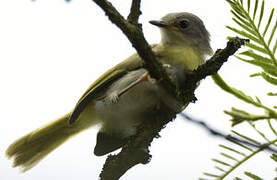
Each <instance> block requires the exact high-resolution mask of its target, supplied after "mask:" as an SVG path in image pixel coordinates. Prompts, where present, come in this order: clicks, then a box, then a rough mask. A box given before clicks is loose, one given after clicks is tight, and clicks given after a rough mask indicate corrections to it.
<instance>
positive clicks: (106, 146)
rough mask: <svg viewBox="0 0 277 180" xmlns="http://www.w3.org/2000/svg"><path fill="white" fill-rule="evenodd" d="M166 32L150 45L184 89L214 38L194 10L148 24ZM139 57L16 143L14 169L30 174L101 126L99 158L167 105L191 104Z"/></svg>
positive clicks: (10, 151)
mask: <svg viewBox="0 0 277 180" xmlns="http://www.w3.org/2000/svg"><path fill="white" fill-rule="evenodd" d="M149 23H151V24H152V25H154V26H157V27H158V28H159V29H160V32H161V41H160V42H159V43H158V44H153V45H151V48H152V51H153V52H154V54H155V56H156V59H157V61H159V62H160V63H162V66H163V68H164V69H165V71H166V72H167V73H168V75H169V76H170V78H171V79H172V80H173V82H174V83H176V84H177V85H179V86H182V85H183V84H182V83H183V82H184V72H185V71H186V70H194V69H196V68H197V67H198V66H200V65H202V64H204V63H205V58H206V56H208V55H212V53H213V50H212V48H211V46H210V34H209V32H208V31H207V29H206V27H205V25H204V23H203V21H202V20H201V19H200V18H199V17H198V16H196V15H194V14H192V13H189V12H176V13H169V14H166V15H165V16H163V17H162V18H161V19H160V20H152V21H149ZM143 65H144V62H143V60H142V59H141V57H140V56H139V55H138V54H137V53H135V54H133V55H131V56H130V57H128V58H127V59H125V60H124V61H122V62H121V63H119V64H117V65H116V66H114V67H112V68H111V69H109V70H108V71H106V72H105V73H104V74H103V75H101V76H100V77H99V78H98V79H97V80H96V81H95V82H93V83H92V84H91V85H90V86H89V88H88V89H87V90H86V91H85V93H84V94H83V95H82V96H81V98H80V99H79V101H78V102H77V103H76V105H75V107H74V108H73V109H72V110H71V111H70V112H68V113H66V114H65V115H64V116H62V117H60V118H58V119H56V120H55V121H53V122H50V123H49V124H46V125H44V126H42V127H41V128H38V129H36V130H34V131H32V132H30V133H28V134H26V135H25V136H23V137H21V138H19V139H18V140H16V141H15V142H13V143H12V144H11V145H10V146H9V147H8V148H7V150H6V156H7V157H8V158H13V167H20V168H21V171H22V172H25V171H27V170H29V169H31V168H32V167H34V166H35V165H36V164H37V163H39V162H40V161H41V160H42V159H43V158H44V157H46V156H47V155H48V154H49V153H50V152H52V151H53V150H55V149H56V148H57V147H59V146H60V145H61V144H63V143H64V142H65V141H66V140H68V139H70V138H71V137H73V136H74V135H76V134H78V133H80V132H82V131H84V130H86V129H89V128H90V127H93V126H95V125H100V127H101V128H100V130H99V132H98V133H97V137H96V145H95V148H94V154H95V155H96V156H103V155H106V154H108V153H110V152H112V151H114V150H116V149H119V148H121V147H122V146H123V145H125V144H126V142H127V140H128V138H130V137H131V136H133V135H135V134H136V133H137V129H138V126H139V125H140V124H141V123H143V121H144V120H147V119H150V118H149V116H151V115H152V114H151V112H152V111H155V112H157V113H159V107H160V106H162V105H164V106H166V107H168V108H169V109H171V110H172V111H174V112H175V113H176V114H177V113H179V112H181V111H183V110H184V109H185V107H186V105H184V104H182V103H180V102H179V101H177V100H176V98H175V97H173V96H172V95H171V94H169V93H168V92H167V90H166V89H165V88H164V87H163V86H162V85H161V84H160V83H159V82H158V81H157V80H155V79H154V78H152V77H151V76H150V74H149V72H148V71H147V70H146V69H145V68H144V66H143Z"/></svg>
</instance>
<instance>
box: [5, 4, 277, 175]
mask: <svg viewBox="0 0 277 180" xmlns="http://www.w3.org/2000/svg"><path fill="white" fill-rule="evenodd" d="M112 3H113V4H114V5H115V6H116V7H117V8H118V10H119V11H120V12H121V13H122V14H124V15H125V16H126V15H128V13H129V7H130V0H128V1H127V0H113V1H112ZM268 7H270V8H272V7H277V1H276V0H266V6H265V8H266V10H267V11H269V10H268V9H267V8H268ZM141 10H142V13H143V14H142V16H141V17H140V22H141V23H142V24H143V30H144V34H145V37H146V39H147V40H148V42H149V43H158V42H159V41H160V33H159V30H158V29H157V28H156V27H154V26H152V25H150V24H149V23H148V21H149V20H157V19H160V18H161V17H162V16H164V15H165V14H167V13H170V12H182V11H186V12H191V13H194V14H196V15H197V16H199V17H200V18H201V19H202V20H203V21H204V22H205V25H206V27H207V29H208V30H209V32H210V34H211V44H212V47H213V49H214V50H216V49H217V48H223V47H225V45H226V42H227V40H226V37H227V36H231V35H234V34H233V33H231V32H230V31H229V30H227V28H225V25H234V23H233V22H232V21H231V13H230V12H229V10H230V7H229V5H228V4H227V3H226V2H225V1H224V0H213V1H203V0H193V1H190V0H184V1H177V0H170V1H167V0H163V1H160V0H152V1H147V0H144V1H142V7H141ZM132 53H135V50H134V49H133V48H132V46H131V45H130V43H129V42H128V40H127V38H126V37H125V36H124V35H123V34H122V33H121V31H120V30H119V29H118V28H117V27H115V26H114V25H113V24H112V23H111V22H110V21H109V20H108V19H107V17H106V16H105V14H104V13H103V11H102V10H101V9H100V8H99V7H98V6H97V5H95V3H94V2H92V1H91V0H82V1H81V0H73V1H71V2H70V3H67V2H65V1H63V0H47V1H43V0H37V1H31V0H23V1H22V0H1V1H0V82H1V85H0V87H1V88H0V99H1V101H0V109H1V110H0V112H1V117H0V121H1V125H0V169H1V170H0V179H1V180H19V179H20V180H35V179H40V180H49V179H52V180H55V179H67V180H73V179H74V180H75V179H83V180H93V179H98V176H99V173H100V171H101V169H102V166H103V164H104V162H105V159H106V157H105V156H104V157H96V156H94V155H93V148H94V145H95V140H96V133H97V129H98V128H97V127H95V128H92V129H89V130H88V131H85V132H83V133H81V134H79V135H78V136H75V137H74V138H72V139H71V140H70V141H68V142H66V143H65V144H64V145H62V146H61V147H59V148H58V149H57V150H55V151H54V152H53V153H51V154H50V155H49V156H47V158H45V159H44V160H42V161H41V162H40V163H39V164H38V165H37V166H36V167H34V168H33V169H31V170H30V171H28V172H26V173H24V174H20V173H19V170H18V169H13V168H12V167H11V165H12V163H11V161H9V160H7V159H6V158H5V154H4V153H5V150H6V148H7V147H8V145H9V144H10V143H12V142H13V141H14V140H15V139H17V138H19V137H21V136H23V135H25V134H26V133H28V132H30V131H32V130H34V129H36V128H38V127H40V126H42V125H44V124H46V123H47V122H50V121H52V120H55V119H56V118H58V117H60V116H62V115H63V114H65V113H66V112H68V111H70V110H71V109H72V108H73V107H74V105H75V103H76V102H77V101H78V99H79V97H80V96H81V95H82V93H83V92H84V91H85V90H86V89H87V88H88V86H89V85H90V84H91V83H92V82H93V81H94V80H95V79H96V78H97V77H99V76H100V75H101V74H102V73H104V72H105V71H106V70H107V69H109V68H111V67H112V66H114V65H116V64H117V63H119V62H120V61H122V60H123V59H125V58H127V57H128V56H129V55H131V54H132ZM257 70H258V69H257V68H255V67H253V66H250V65H249V64H246V63H243V62H240V61H238V60H237V59H235V58H231V59H230V60H229V61H228V62H227V63H226V64H225V65H224V66H223V68H222V69H221V70H220V74H221V75H222V76H223V78H224V79H225V80H226V81H227V82H228V83H230V85H232V86H235V87H237V88H238V89H241V90H243V91H244V92H246V93H247V94H249V95H252V96H255V95H257V96H259V97H261V98H262V99H263V102H264V104H268V105H272V104H271V103H272V99H270V97H268V96H266V94H265V92H269V91H270V90H272V89H273V86H270V85H268V84H267V83H264V81H263V80H260V78H258V80H257V78H255V79H254V78H249V75H250V74H252V73H255V72H257ZM275 88H276V87H275ZM196 96H197V98H198V101H197V102H196V103H195V104H190V105H189V106H188V107H187V108H186V110H185V112H186V113H188V114H190V115H191V116H193V117H196V118H198V119H201V120H203V121H205V122H207V123H208V124H209V125H211V126H212V127H214V128H216V129H219V130H221V131H225V132H226V133H228V132H229V130H230V124H231V123H230V121H229V119H230V117H229V116H227V115H225V114H224V113H223V110H230V109H231V107H232V106H235V107H239V108H242V109H246V110H249V111H250V112H256V113H257V109H256V108H253V109H251V108H252V107H251V106H250V105H247V104H245V103H243V102H242V101H239V100H237V99H235V98H234V97H233V96H231V95H229V94H227V93H225V92H223V91H222V90H221V89H219V87H217V86H216V85H215V84H214V83H213V81H212V80H211V78H206V79H205V80H203V81H202V83H201V85H200V87H199V88H198V89H197V91H196ZM271 98H272V97H271ZM236 129H238V130H239V131H240V132H242V133H243V132H247V133H248V134H249V133H252V132H248V131H253V130H252V129H250V128H249V127H248V126H247V125H240V126H238V127H237V128H236ZM255 135H256V134H255V132H254V131H253V136H255ZM161 136H162V137H161V138H159V139H155V140H154V142H153V143H152V146H151V148H150V150H151V154H152V155H153V158H152V160H151V162H150V163H149V164H147V165H137V166H135V167H134V168H132V169H131V170H129V171H128V172H127V173H126V174H125V175H124V176H123V177H122V178H121V179H122V180H141V179H161V180H168V179H174V180H181V179H182V180H183V179H189V180H190V179H198V178H199V177H201V175H202V173H203V172H204V171H210V170H211V169H213V166H214V162H212V161H211V160H210V159H211V158H214V157H217V156H219V148H218V144H219V143H225V144H228V142H223V141H222V140H220V139H218V138H216V137H213V136H211V135H210V134H209V133H207V132H206V131H205V130H203V129H202V128H200V127H199V126H198V125H195V124H192V123H190V122H187V121H184V120H183V119H182V118H180V117H178V116H177V118H176V120H175V121H173V122H171V123H169V124H168V126H167V127H166V128H165V129H164V130H162V132H161ZM265 157H267V156H264V155H263V154H260V155H257V156H256V157H255V158H253V159H252V160H250V161H249V162H247V163H246V164H245V165H243V166H242V168H239V170H240V171H236V172H234V173H233V174H232V175H231V176H230V177H228V178H227V179H233V177H235V176H236V175H238V174H242V172H243V171H244V170H253V171H255V172H256V173H257V174H258V175H261V176H263V177H267V178H268V179H270V178H272V177H273V175H275V174H273V172H274V168H275V166H273V163H274V162H273V161H267V160H266V159H265ZM271 163H272V164H271ZM242 177H243V176H242ZM246 179H247V178H246Z"/></svg>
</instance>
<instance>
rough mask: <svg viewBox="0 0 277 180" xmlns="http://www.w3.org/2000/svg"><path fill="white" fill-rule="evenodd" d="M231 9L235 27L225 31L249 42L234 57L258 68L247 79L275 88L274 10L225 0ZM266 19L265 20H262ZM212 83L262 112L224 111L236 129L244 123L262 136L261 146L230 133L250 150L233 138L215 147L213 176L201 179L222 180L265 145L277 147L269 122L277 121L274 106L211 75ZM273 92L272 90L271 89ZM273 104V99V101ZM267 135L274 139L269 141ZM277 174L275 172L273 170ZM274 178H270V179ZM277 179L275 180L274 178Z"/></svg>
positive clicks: (276, 41)
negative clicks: (258, 79) (217, 149)
mask: <svg viewBox="0 0 277 180" xmlns="http://www.w3.org/2000/svg"><path fill="white" fill-rule="evenodd" d="M226 1H227V2H228V3H229V4H230V6H231V13H232V15H233V18H232V19H233V21H234V22H235V23H236V24H237V27H231V26H226V27H227V28H228V29H229V30H231V31H233V32H235V33H236V34H238V35H239V36H243V37H245V38H248V39H250V42H249V43H246V47H247V50H245V51H243V52H241V53H240V54H239V55H237V56H235V57H237V59H239V60H241V61H243V62H246V63H249V65H254V66H257V67H259V68H261V71H260V72H257V73H254V74H251V75H250V77H262V78H263V79H264V80H265V82H266V83H270V84H272V85H273V86H276V85H277V58H276V57H275V53H276V49H277V35H276V34H277V33H276V29H277V18H276V16H275V10H274V8H272V9H270V10H269V12H267V9H266V8H265V1H264V0H263V1H259V0H247V2H244V1H243V0H226ZM266 16H267V17H266ZM213 80H214V82H215V83H216V84H217V85H218V86H219V87H220V88H221V89H222V90H224V91H226V92H227V93H229V94H232V95H233V96H234V97H236V98H238V99H240V100H242V101H244V102H246V103H248V104H250V105H252V106H254V107H256V108H259V109H263V110H264V114H252V113H249V112H247V111H246V110H242V109H239V108H234V107H232V108H231V110H229V111H224V112H225V113H226V114H228V115H230V116H231V117H232V119H231V122H232V126H233V127H234V126H237V125H239V124H241V123H247V124H248V125H249V126H250V128H252V129H253V130H254V131H256V133H257V134H258V135H259V136H260V137H262V138H263V139H264V141H265V143H261V142H260V141H258V140H256V139H254V138H253V137H252V136H251V137H249V136H247V135H245V133H247V131H245V133H244V134H242V133H239V132H237V131H234V130H232V134H234V135H235V136H237V137H239V138H241V139H244V140H245V141H247V142H249V143H251V144H253V145H255V146H256V147H255V148H254V147H252V146H251V147H250V146H249V145H246V144H242V143H240V142H237V141H236V140H233V139H228V140H230V141H231V142H232V143H233V145H231V146H226V145H222V144H221V145H219V147H220V148H221V149H222V151H221V153H220V157H221V158H222V159H221V158H217V159H212V161H213V162H214V163H215V164H216V165H215V169H216V170H217V173H210V172H209V173H204V176H207V177H210V178H215V179H220V180H221V179H225V178H226V177H227V176H229V175H230V174H231V173H232V172H233V171H234V170H235V169H237V168H238V167H240V165H242V164H243V163H245V162H246V161H247V160H249V159H251V158H252V157H253V156H255V155H256V154H258V153H259V152H263V151H264V150H266V149H267V148H268V147H269V146H276V147H277V144H276V143H277V130H275V128H274V126H273V123H276V122H277V111H276V108H277V105H275V106H273V107H270V106H267V105H265V104H264V103H263V102H262V100H261V99H260V98H258V97H252V96H249V95H247V93H245V92H243V91H241V90H239V89H237V88H235V87H232V86H230V85H228V84H227V83H226V82H225V81H224V80H223V79H222V77H221V76H220V75H218V74H217V75H214V76H213ZM275 90H276V89H275ZM267 95H268V96H271V97H272V98H276V96H277V93H276V92H269V93H267ZM275 102H276V100H275ZM257 121H259V122H261V123H264V124H265V125H266V126H267V127H268V128H269V129H270V132H266V133H265V132H263V131H261V130H259V129H258V128H257V127H256V123H257ZM269 133H270V134H271V135H272V134H273V136H274V138H269ZM270 158H271V159H272V160H273V161H275V162H276V163H277V155H276V154H272V155H271V156H270ZM276 171H277V169H276ZM244 176H246V177H247V178H248V179H253V180H262V179H263V178H262V177H260V176H258V175H256V174H255V173H253V172H248V171H246V172H244ZM273 178H274V177H273ZM241 179H244V178H241V177H236V178H235V180H241ZM275 179H277V177H275Z"/></svg>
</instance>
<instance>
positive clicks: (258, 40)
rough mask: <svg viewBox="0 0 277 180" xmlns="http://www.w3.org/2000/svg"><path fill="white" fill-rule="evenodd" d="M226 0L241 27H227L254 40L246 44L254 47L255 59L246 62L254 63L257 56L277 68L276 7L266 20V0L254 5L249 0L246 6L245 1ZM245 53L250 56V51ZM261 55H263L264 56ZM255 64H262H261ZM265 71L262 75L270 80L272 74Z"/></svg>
mask: <svg viewBox="0 0 277 180" xmlns="http://www.w3.org/2000/svg"><path fill="white" fill-rule="evenodd" d="M226 1H227V2H228V3H229V4H230V5H231V7H232V10H231V13H232V14H233V15H234V17H233V18H232V19H233V20H234V22H235V23H236V24H237V25H238V26H239V27H240V28H239V29H238V28H235V27H230V26H227V28H228V29H230V30H231V31H233V32H235V33H237V34H239V35H241V36H244V37H246V38H249V39H250V40H251V41H252V42H249V43H246V46H247V47H249V48H250V49H252V50H251V51H250V52H251V56H250V57H251V58H253V59H251V60H249V61H245V62H248V63H251V64H253V63H252V60H256V58H258V59H259V60H262V61H263V60H264V61H266V62H267V63H268V62H270V63H271V64H272V66H275V68H277V58H276V57H275V52H276V49H277V35H276V30H277V19H276V17H274V11H275V10H274V8H272V9H271V12H270V14H269V17H268V18H267V19H266V20H265V17H264V16H265V14H267V13H266V11H265V1H264V0H263V1H262V2H260V1H259V0H255V3H254V5H252V4H251V0H248V1H247V7H246V8H245V6H244V2H243V1H239V0H226ZM251 7H253V10H251ZM274 19H275V20H274ZM262 24H265V27H264V28H262ZM273 40H275V41H276V42H275V43H274V44H272V42H273ZM260 54H263V55H260ZM244 55H247V56H249V53H248V54H244ZM259 56H261V57H262V58H261V57H259ZM238 57H239V56H238ZM240 59H241V58H240ZM254 65H257V66H260V65H259V64H254ZM261 67H262V66H261ZM262 68H263V67H262ZM264 71H265V70H264ZM264 73H265V74H263V75H261V76H262V77H263V78H264V79H265V80H266V81H268V79H269V78H268V76H269V77H270V75H272V74H270V75H269V74H267V73H268V72H267V71H265V72H264ZM275 74H276V73H275ZM268 82H270V83H272V80H271V79H269V81H268ZM273 84H274V83H273ZM274 85H275V84H274Z"/></svg>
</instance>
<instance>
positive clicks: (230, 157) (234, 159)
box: [220, 153, 238, 162]
mask: <svg viewBox="0 0 277 180" xmlns="http://www.w3.org/2000/svg"><path fill="white" fill-rule="evenodd" d="M220 154H221V155H222V156H224V157H226V158H228V159H231V160H233V161H236V162H238V160H237V159H236V158H234V157H233V156H230V155H228V154H225V153H220Z"/></svg>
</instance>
